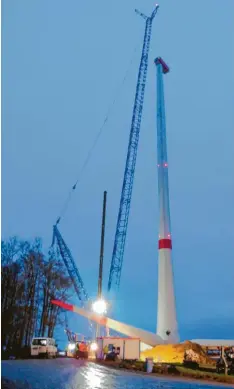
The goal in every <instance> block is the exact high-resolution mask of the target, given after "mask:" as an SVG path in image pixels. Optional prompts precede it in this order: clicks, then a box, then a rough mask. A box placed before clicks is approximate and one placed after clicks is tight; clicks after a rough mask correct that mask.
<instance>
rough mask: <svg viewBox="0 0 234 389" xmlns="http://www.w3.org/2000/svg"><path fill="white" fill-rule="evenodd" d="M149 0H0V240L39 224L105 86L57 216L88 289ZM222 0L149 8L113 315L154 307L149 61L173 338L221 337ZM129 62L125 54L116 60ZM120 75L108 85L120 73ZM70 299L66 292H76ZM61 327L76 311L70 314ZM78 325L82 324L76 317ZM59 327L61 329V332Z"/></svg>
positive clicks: (233, 65) (225, 248)
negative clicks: (164, 191)
mask: <svg viewBox="0 0 234 389" xmlns="http://www.w3.org/2000/svg"><path fill="white" fill-rule="evenodd" d="M154 6H155V2H154V1H151V0H145V1H143V0H127V1H123V0H120V1H113V0H100V1H93V0H89V1H80V0H69V1H65V0H50V1H48V0H20V1H19V0H10V1H9V0H3V1H2V238H3V239H7V238H8V237H10V236H12V235H18V236H19V237H21V238H23V239H33V238H34V237H36V236H39V237H41V238H42V239H43V242H44V246H45V250H46V249H47V248H48V247H49V245H50V243H51V238H52V227H53V224H54V223H55V221H56V219H57V217H58V216H59V214H60V211H61V208H62V206H63V204H64V201H65V200H66V198H67V195H68V193H69V191H70V189H71V187H72V185H73V184H74V182H75V181H76V178H77V177H78V176H79V172H80V170H81V167H82V165H83V163H84V161H85V159H86V157H87V154H88V152H89V150H90V148H91V146H92V144H93V142H94V139H95V137H96V135H97V133H98V131H99V129H100V127H101V125H102V123H103V120H104V118H105V115H106V113H107V110H108V107H109V106H110V105H111V104H112V101H113V99H114V97H115V96H116V93H117V91H119V92H118V97H117V100H116V103H115V105H114V108H113V110H112V111H111V113H110V115H109V118H108V121H107V123H106V125H105V127H104V129H103V132H102V135H101V137H100V139H99V141H98V143H97V146H96V147H95V149H94V152H93V153H92V157H91V159H90V162H89V164H88V165H87V168H86V170H85V172H84V174H83V175H82V176H81V179H80V183H79V185H78V186H77V190H76V192H75V193H74V195H73V197H72V201H71V202H70V204H69V207H68V210H67V213H66V214H65V216H64V218H62V220H61V224H60V226H59V228H60V231H61V233H62V234H63V236H64V239H65V241H66V242H67V244H68V245H69V247H70V249H71V251H72V253H73V255H74V258H75V260H76V263H77V266H78V268H79V270H80V272H81V275H82V277H83V280H84V283H85V285H86V288H87V290H88V292H89V294H90V296H91V297H94V296H95V294H96V292H97V274H98V264H99V246H100V227H101V213H102V199H103V191H104V190H107V192H108V195H107V196H108V197H107V221H106V245H105V258H104V268H105V269H104V288H105V289H106V287H107V281H108V273H109V267H110V261H111V255H112V248H113V242H114V234H115V226H116V219H117V213H118V207H119V200H120V192H121V187H122V180H123V173H124V166H125V159H126V152H127V144H128V138H129V130H130V122H131V115H132V106H133V100H134V94H135V86H136V79H137V72H138V66H139V60H140V54H141V46H142V39H143V34H144V21H143V19H141V18H140V17H139V16H137V15H136V14H135V13H134V9H135V8H139V9H140V10H141V11H142V12H144V13H146V14H150V13H151V12H152V10H153V8H154ZM233 20H234V1H233V0H223V1H220V0H219V1H218V0H197V1H191V0H177V1H172V0H162V1H161V3H160V9H159V12H158V14H157V16H156V18H155V20H154V24H153V30H152V41H151V48H150V57H149V68H148V77H147V87H146V93H145V102H144V113H143V118H142V125H141V134H140V141H139V149H138V158H137V165H136V173H135V181H134V188H133V197H132V205H131V212H130V219H129V226H128V227H129V228H128V235H127V243H126V248H125V255H124V264H123V270H122V278H121V286H120V291H119V294H118V296H117V299H118V300H117V301H116V303H115V309H114V316H115V318H117V319H119V320H121V321H124V322H126V323H129V324H132V325H135V326H137V327H141V328H144V329H147V330H150V331H155V328H156V308H157V235H158V194H157V145H156V69H155V65H154V62H153V61H154V58H155V57H157V56H161V57H162V58H163V59H164V60H165V61H166V62H167V63H168V65H169V66H170V73H169V74H167V75H166V76H165V83H164V85H165V98H166V115H167V143H168V160H169V185H170V201H171V223H172V240H173V266H174V274H175V290H176V302H177V312H178V322H179V329H180V335H181V338H182V339H192V338H208V337H209V338H216V337H217V338H229V339H230V338H232V339H234V228H233V220H234V207H233V198H234V175H233V173H234V152H233V147H234V142H233V140H234V139H233V128H234V110H233V102H234V73H233V69H234V50H233V47H234V24H233ZM130 63H131V65H129V64H130ZM127 71H128V73H127V77H126V81H125V83H124V84H123V86H122V87H121V84H122V81H123V78H124V77H125V74H126V72H127ZM74 302H75V303H77V304H78V301H77V299H76V298H74ZM69 320H70V327H71V329H72V330H74V331H77V332H82V331H83V329H84V326H85V324H84V321H82V320H81V319H79V318H78V317H76V316H75V315H73V316H71V315H70V318H69ZM85 323H86V322H85ZM61 336H62V335H61Z"/></svg>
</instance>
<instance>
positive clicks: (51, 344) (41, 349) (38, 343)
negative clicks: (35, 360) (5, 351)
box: [31, 337, 57, 358]
mask: <svg viewBox="0 0 234 389" xmlns="http://www.w3.org/2000/svg"><path fill="white" fill-rule="evenodd" d="M31 356H32V357H45V358H56V356H57V345H56V344H55V340H54V339H52V338H45V337H42V338H33V339H32V343H31Z"/></svg>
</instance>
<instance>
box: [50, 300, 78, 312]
mask: <svg viewBox="0 0 234 389" xmlns="http://www.w3.org/2000/svg"><path fill="white" fill-rule="evenodd" d="M51 303H52V304H54V305H57V306H58V307H60V308H63V309H66V310H67V311H73V305H71V304H67V303H64V302H63V301H60V300H51Z"/></svg>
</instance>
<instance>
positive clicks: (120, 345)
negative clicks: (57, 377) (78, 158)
mask: <svg viewBox="0 0 234 389" xmlns="http://www.w3.org/2000/svg"><path fill="white" fill-rule="evenodd" d="M158 9H159V6H158V5H156V7H155V9H154V10H153V12H152V14H151V15H150V16H146V15H145V14H143V13H141V12H140V11H138V10H136V14H137V15H138V16H140V17H141V18H142V20H143V22H144V23H145V31H144V38H143V45H142V53H141V59H140V66H139V70H138V78H137V84H136V91H135V99H134V104H133V112H132V120H131V127H130V135H129V143H128V148H127V158H126V163H125V169H124V176H123V183H122V191H121V195H120V203H119V211H118V218H117V223H116V230H115V236H114V245H113V252H112V259H111V266H110V271H109V279H108V288H107V289H108V294H107V295H105V296H104V294H103V266H104V264H105V261H104V243H105V221H106V207H107V192H106V191H104V196H103V209H102V221H101V245H100V258H99V274H98V277H97V279H98V281H97V297H96V299H95V300H92V301H91V300H90V298H89V294H88V292H87V290H86V287H85V285H84V282H83V279H82V276H81V270H80V269H78V267H77V261H76V260H75V259H74V258H73V256H72V253H71V250H70V249H69V247H68V246H67V244H66V243H65V240H64V239H63V237H62V235H61V233H60V230H59V224H60V223H61V216H59V217H58V219H57V221H56V223H55V225H54V227H53V246H56V247H57V249H58V252H59V253H60V256H61V259H62V260H63V262H64V264H65V266H66V268H67V271H68V273H69V276H70V278H71V281H72V284H73V287H74V290H75V293H76V295H77V301H79V302H80V307H77V306H75V305H72V304H69V303H68V302H64V301H57V300H54V301H52V303H53V304H55V305H57V306H59V307H60V308H62V309H64V310H65V311H72V312H74V314H75V313H76V314H78V315H81V316H83V317H86V318H87V323H88V324H87V328H88V327H89V328H91V332H92V334H91V336H90V338H91V342H89V351H92V357H97V358H98V359H103V358H104V357H106V356H107V354H112V356H113V352H114V355H115V356H117V357H118V358H120V359H125V360H126V359H129V360H146V359H151V360H153V362H155V363H156V362H157V363H159V362H163V363H183V361H184V360H185V358H187V359H190V360H191V361H196V362H199V363H202V364H210V365H214V360H213V359H212V358H210V357H209V355H208V351H209V350H212V349H217V350H220V353H221V350H222V348H224V347H226V348H230V347H233V346H234V340H225V341H224V340H219V339H214V340H212V339H211V340H206V339H204V340H196V339H195V340H189V341H187V342H183V343H180V334H179V328H178V322H177V312H176V299H175V291H174V277H173V265H172V258H171V254H172V233H171V220H170V200H169V179H168V168H169V166H168V155H167V137H166V113H165V100H166V98H165V96H164V77H170V74H169V73H170V67H169V66H168V64H167V63H166V62H165V61H164V59H162V58H161V57H157V58H156V59H155V61H154V64H152V63H149V59H148V57H149V48H150V40H151V33H152V26H153V22H154V20H155V19H156V18H157V17H158V15H157V13H158ZM148 66H154V67H155V74H156V75H155V80H156V83H157V87H156V101H157V106H156V107H155V112H156V117H157V167H155V173H156V174H157V177H158V207H159V208H158V212H159V213H158V214H159V218H158V299H157V330H156V333H151V332H148V331H145V330H143V329H140V328H135V327H133V326H130V325H128V324H126V323H122V322H120V321H118V320H116V319H117V318H116V319H115V320H114V319H112V318H111V316H112V315H113V309H112V307H111V304H110V301H109V295H110V293H113V292H114V295H115V296H116V295H117V293H118V290H119V288H120V281H121V274H122V270H123V269H122V268H123V260H124V251H125V244H126V240H127V231H128V221H129V215H130V207H131V199H132V191H133V183H134V174H135V167H136V160H137V150H138V141H139V135H140V128H141V121H142V113H143V103H144V94H145V86H146V81H147V70H148ZM151 81H152V80H151ZM89 157H90V155H88V157H87V160H86V161H85V164H87V163H88V161H89ZM77 183H78V181H76V182H75V184H74V185H73V186H72V190H71V193H70V195H71V194H72V193H73V192H75V190H76V188H77ZM80 266H81V267H82V263H81V264H80ZM123 271H124V270H123ZM65 331H66V333H67V335H68V340H69V344H70V351H69V350H68V353H69V352H70V354H71V355H70V356H74V349H75V347H74V346H71V344H75V343H78V337H79V336H78V335H75V332H76V331H75V329H72V331H70V330H69V329H68V324H67V328H66V330H65ZM126 336H127V338H126ZM83 341H84V339H83ZM83 341H81V340H80V339H79V342H81V343H84V342H83ZM90 345H91V346H90ZM87 347H88V346H87ZM90 347H91V348H90ZM103 350H106V351H105V352H104V351H103ZM113 350H114V351H113ZM86 351H87V349H86ZM231 354H232V352H231ZM220 358H221V354H220Z"/></svg>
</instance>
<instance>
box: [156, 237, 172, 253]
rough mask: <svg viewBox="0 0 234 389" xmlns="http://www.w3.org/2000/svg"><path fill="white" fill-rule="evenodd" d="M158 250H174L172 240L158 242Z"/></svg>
mask: <svg viewBox="0 0 234 389" xmlns="http://www.w3.org/2000/svg"><path fill="white" fill-rule="evenodd" d="M158 248H159V250H160V249H172V245H171V239H160V240H159V241H158Z"/></svg>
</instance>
